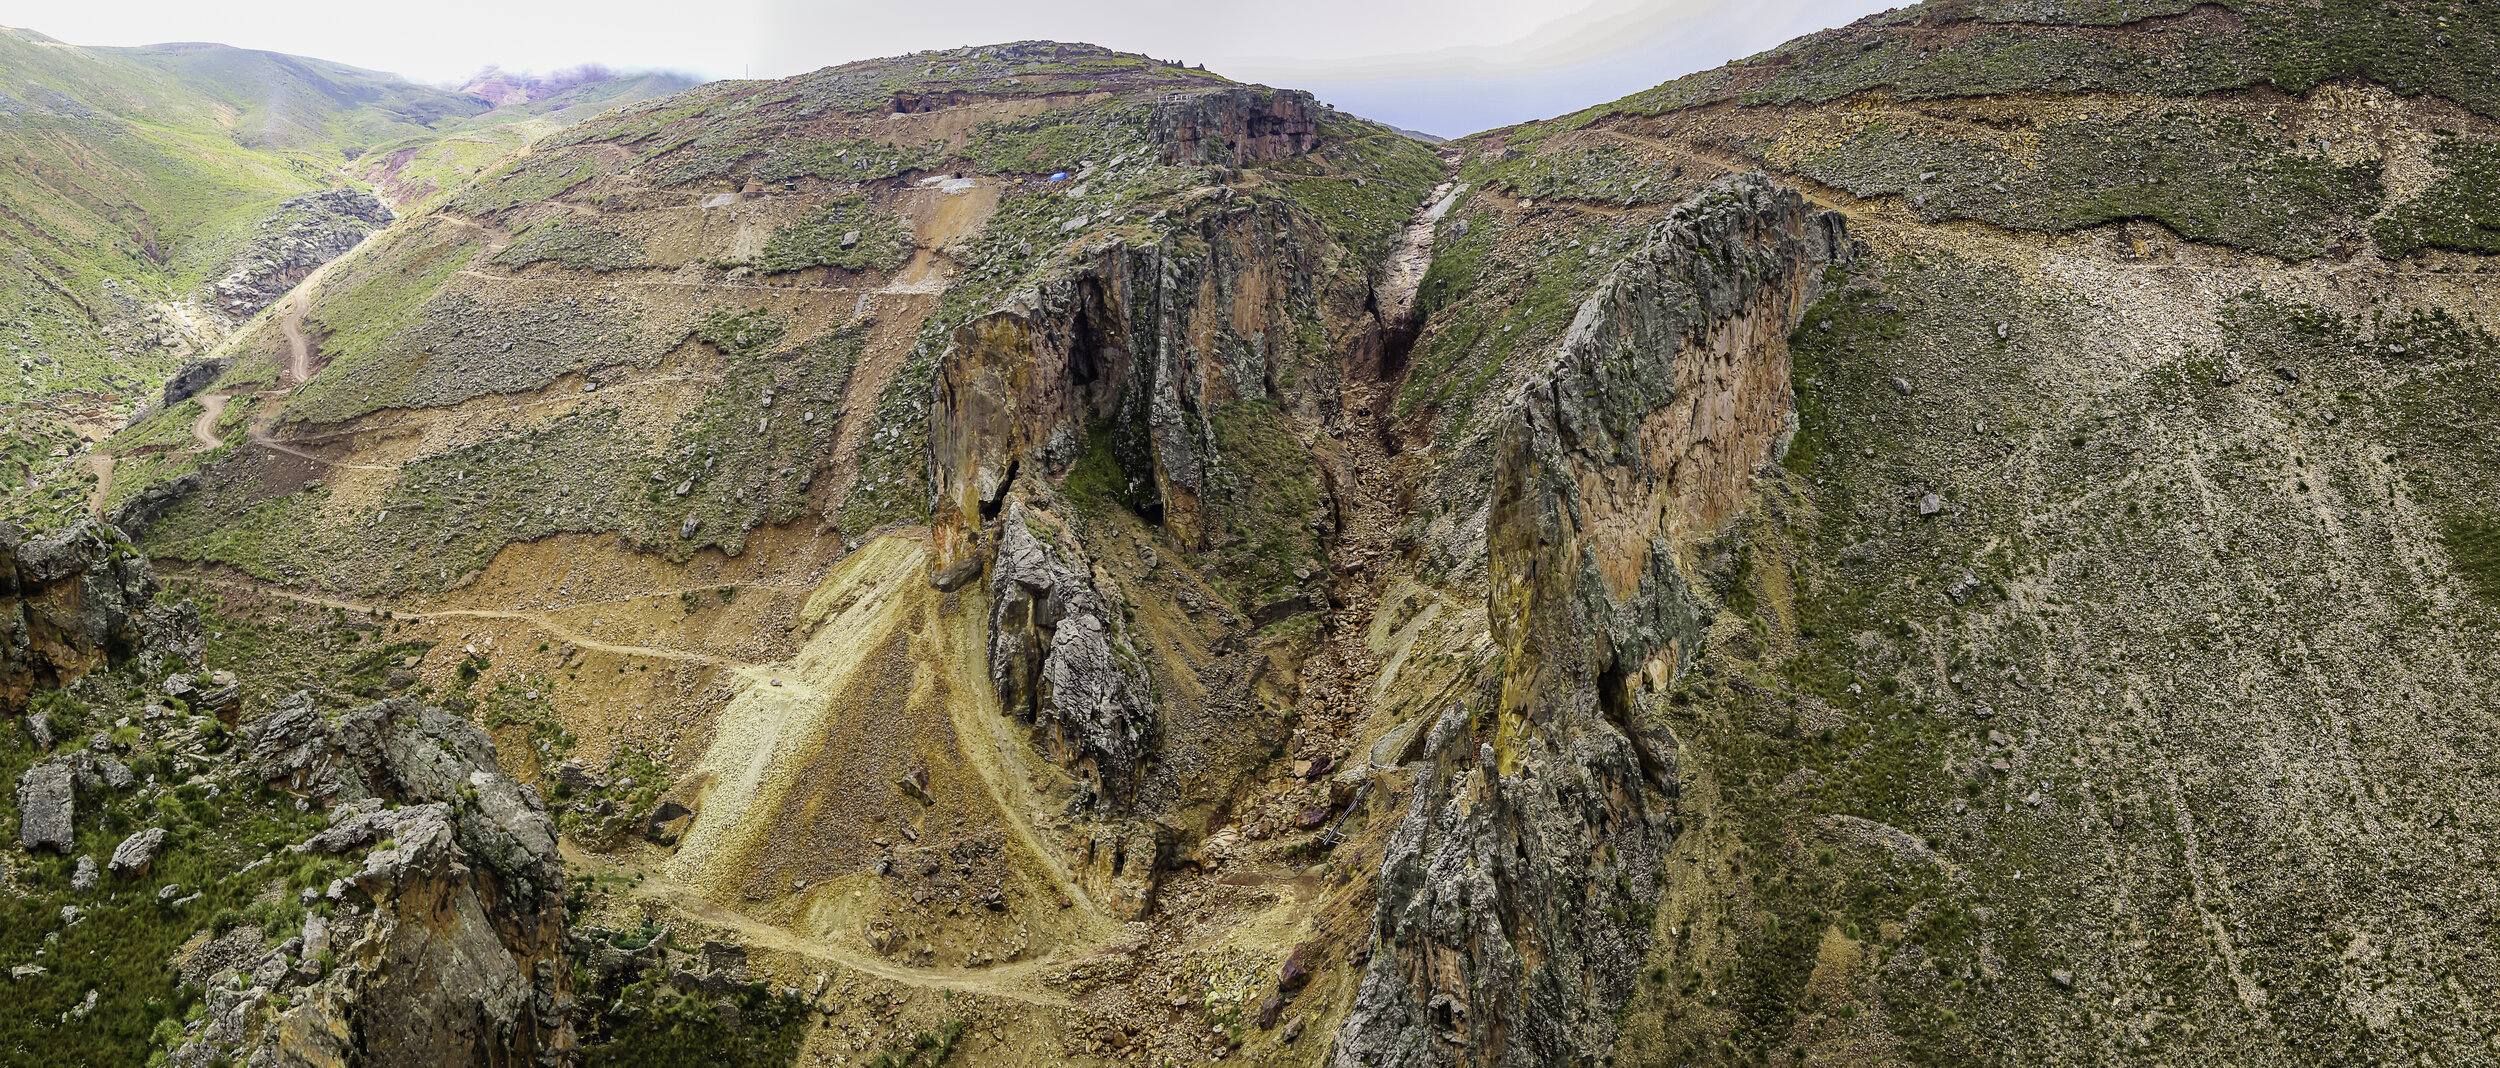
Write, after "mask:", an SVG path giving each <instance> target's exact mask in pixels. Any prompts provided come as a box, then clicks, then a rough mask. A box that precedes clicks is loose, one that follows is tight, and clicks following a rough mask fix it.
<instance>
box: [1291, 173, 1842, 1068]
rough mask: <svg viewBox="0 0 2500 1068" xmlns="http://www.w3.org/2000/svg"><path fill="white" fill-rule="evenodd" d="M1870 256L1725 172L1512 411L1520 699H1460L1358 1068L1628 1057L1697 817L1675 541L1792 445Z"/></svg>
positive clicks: (1509, 543)
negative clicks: (1682, 851) (1837, 302)
mask: <svg viewBox="0 0 2500 1068" xmlns="http://www.w3.org/2000/svg"><path fill="white" fill-rule="evenodd" d="M1848 254H1849V247H1848V241H1847V237H1846V234H1845V231H1844V230H1843V226H1842V222H1841V219H1840V217H1839V216H1838V215H1836V214H1833V213H1828V212H1811V211H1809V210H1807V208H1806V206H1805V203H1804V201H1803V199H1802V198H1801V197H1799V196H1798V195H1797V194H1796V193H1795V192H1793V191H1789V190H1782V189H1778V188H1776V187H1774V186H1772V185H1771V184H1770V183H1769V182H1768V181H1766V180H1764V179H1762V178H1761V177H1760V176H1758V175H1748V176H1742V177H1738V178H1733V179H1729V180H1726V181H1723V182H1721V183H1719V184H1718V185H1715V186H1713V187H1711V188H1709V189H1707V190H1705V191H1704V192H1703V193H1701V194H1700V195H1699V196H1697V197H1695V198H1694V199H1692V200H1690V201H1688V202H1686V203H1685V204H1684V205H1682V206H1681V207H1679V208H1678V209H1677V210H1676V211H1675V212H1674V213H1673V214H1672V215H1670V216H1669V217H1668V219H1667V220H1666V221H1665V222H1663V223H1661V224H1659V225H1658V226H1657V227H1655V228H1654V229H1653V230H1652V232H1651V233H1650V235H1649V240H1648V242H1647V244H1646V246H1645V247H1643V248H1641V249H1640V250H1639V251H1637V252H1635V253H1634V254H1632V255H1631V256H1630V257H1628V258H1627V259H1625V260H1624V261H1623V262H1622V263H1620V264H1618V265H1617V266H1616V267H1615V269H1614V271H1613V272H1612V273H1611V274H1610V275H1609V276H1608V278H1607V279H1606V280H1605V281H1604V282H1603V283H1602V284H1600V285H1599V286H1598V288H1597V291H1596V292H1595V293H1594V294H1593V295H1592V296H1590V298H1589V299H1588V300H1587V301H1586V302H1585V303H1583V304H1582V305H1581V307H1580V311H1579V314H1578V317H1577V318H1576V319H1575V320H1574V321H1573V323H1572V327H1571V330H1570V332H1569V334H1568V335H1566V338H1565V340H1564V342H1563V345H1562V347H1561V350H1560V352H1559V353H1558V354H1557V356H1556V358H1555V360H1554V362H1553V364H1552V365H1551V367H1550V368H1549V369H1548V370H1547V371H1546V372H1545V373H1544V374H1542V375H1540V376H1538V377H1537V378H1536V379H1534V380H1532V381H1531V382H1530V383H1528V385H1527V386H1526V387H1525V388H1523V389H1522V390H1521V392H1520V393H1519V394H1518V395H1517V397H1516V398H1515V399H1514V400H1513V401H1512V403H1511V406H1510V408H1509V411H1508V414H1507V417H1506V422H1505V425H1504V426H1503V428H1502V431H1501V436H1500V445H1499V447H1498V452H1497V455H1496V456H1495V459H1494V472H1493V483H1494V484H1493V487H1492V496H1493V504H1492V513H1491V515H1492V517H1491V520H1490V522H1489V524H1488V529H1487V535H1486V540H1487V543H1488V545H1487V548H1488V552H1489V554H1490V557H1491V560H1490V585H1491V590H1490V593H1489V596H1488V602H1489V603H1488V609H1489V612H1488V615H1489V618H1490V620H1491V623H1492V628H1493V637H1494V640H1495V642H1496V643H1497V645H1498V646H1499V647H1500V649H1501V651H1502V653H1503V654H1504V659H1503V661H1502V663H1503V670H1502V678H1501V696H1500V707H1499V708H1498V710H1496V714H1495V715H1494V716H1491V717H1486V718H1488V719H1490V720H1491V729H1490V730H1489V731H1488V732H1485V734H1484V735H1479V734H1478V733H1477V732H1475V731H1472V730H1471V729H1470V726H1471V718H1472V717H1470V716H1469V715H1468V714H1467V713H1466V711H1465V710H1464V709H1463V708H1461V707H1458V706H1453V707H1452V708H1450V709H1449V710H1448V711H1447V712H1446V713H1445V714H1443V715H1442V716H1441V717H1440V720H1439V722H1437V723H1436V724H1435V725H1434V726H1433V728H1432V731H1431V734H1430V735H1429V738H1428V741H1427V743H1426V745H1425V746H1424V759H1425V760H1426V761H1427V762H1428V764H1427V766H1425V767H1424V768H1422V769H1421V770H1420V771H1419V772H1418V774H1416V776H1415V787H1414V796H1413V798H1412V800H1411V802H1410V804H1409V807H1408V810H1407V814H1406V817H1405V819H1404V821H1403V822H1401V823H1400V824H1399V825H1398V827H1397V829H1396V831H1395V832H1394V833H1393V835H1392V837H1391V839H1390V841H1389V843H1388V845H1387V846H1386V847H1385V848H1384V851H1383V853H1382V858H1381V876H1380V899H1379V905H1378V911H1377V914H1376V918H1375V920H1374V926H1373V940H1374V948H1373V952H1372V957H1371V963H1370V965H1369V966H1368V970H1367V971H1366V973H1365V975H1364V977H1363V984H1362V989H1361V993H1360V994H1359V996H1358V998H1357V1001H1356V1004H1355V1007H1354V1009H1353V1010H1352V1012H1351V1013H1349V1015H1348V1016H1347V1018H1346V1023H1345V1026H1344V1029H1343V1030H1342V1032H1341V1033H1340V1035H1339V1044H1338V1048H1337V1053H1336V1056H1335V1060H1334V1063H1335V1064H1336V1065H1338V1066H1339V1068H1358V1066H1369V1068H1389V1066H1417V1065H1523V1066H1524V1065H1550V1064H1583V1063H1596V1062H1598V1061H1600V1060H1602V1059H1603V1058H1604V1057H1605V1055H1606V1053H1607V1051H1608V1050H1609V1049H1610V1048H1611V1047H1612V1044H1613V1042H1614V1037H1615V1026H1616V1025H1615V1021H1614V1014H1615V1011H1616V1010H1617V1009H1618V1008H1619V1007H1621V1005H1622V1004H1623V1002H1624V1000H1625V998H1626V997H1627V996H1628V995H1629V994H1630V992H1631V990H1632V986H1633V981H1634V977H1635V974H1636V973H1637V971H1638V969H1639V967H1640V964H1641V960H1642V956H1643V954H1644V953H1645V952H1646V951H1647V948H1648V943H1649V922H1648V918H1649V916H1650V915H1651V909H1652V908H1653V907H1654V903H1655V902H1656V901H1657V900H1658V898H1659V895H1660V894H1661V893H1662V891H1663V886H1662V884H1661V883H1660V881H1659V872H1660V866H1661V863H1662V861H1663V859H1664V855H1665V851H1666V848H1667V846H1668V844H1669V843H1670V842H1671V840H1672V838H1673V835H1674V833H1675V829H1676V820H1675V815H1674V812H1673V811H1672V798H1673V797H1674V795H1675V792H1676V787H1677V777H1676V769H1677V765H1678V759H1679V758H1678V756H1677V752H1676V747H1675V740H1674V737H1673V735H1672V734H1671V733H1669V732H1668V731H1667V730H1666V729H1665V728H1664V726H1663V725H1660V724H1658V723H1657V722H1655V721H1653V720H1652V719H1651V717H1650V716H1649V715H1648V714H1647V710H1646V703H1647V697H1646V694H1647V692H1648V691H1649V690H1650V689H1653V688H1656V687H1658V686H1661V685H1663V684H1664V683H1665V682H1666V681H1667V680H1669V679H1671V678H1672V677H1673V676H1674V674H1675V673H1676V672H1677V670H1679V667H1680V665H1681V663H1682V659H1683V657H1684V656H1686V655H1688V653H1689V650H1691V649H1692V648H1693V646H1694V643H1695V641H1696V640H1697V638H1698V634H1699V630H1700V625H1701V611H1700V607H1699V606H1698V605H1697V604H1696V603H1695V601H1694V598H1693V596H1692V594H1691V593H1690V592H1689V589H1688V585H1687V579H1686V577H1685V575H1684V572H1683V566H1684V565H1683V564H1682V563H1681V562H1680V559H1679V551H1680V550H1681V549H1683V548H1684V547H1685V546H1687V545H1688V544H1689V543H1690V542H1692V541H1693V540H1694V539H1695V538H1696V537H1698V536H1700V535H1705V534H1707V533H1709V532H1710V531H1711V530H1712V529H1713V528H1714V527H1715V526H1716V525H1717V524H1718V523H1720V522H1721V521H1723V520H1724V519H1726V518H1727V517H1728V516H1729V515H1730V514H1732V513H1733V512H1734V511H1735V510H1736V509H1737V508H1738V507H1740V506H1741V505H1742V504H1743V503H1744V501H1745V498H1746V494H1747V490H1748V485H1749V481H1750V479H1751V477H1752V474H1753V472H1754V471H1755V469H1756V468H1757V467H1759V466H1760V465H1762V464H1764V463H1767V462H1770V461H1771V460H1773V459H1775V458H1776V457H1777V456H1778V454H1779V451H1780V449H1781V448H1782V447H1783V446H1784V444H1785V442H1786V440H1787V437H1788V434H1789V433H1790V431H1791V430H1792V428H1793V426H1794V419H1795V416H1794V402H1793V399H1792V396H1791V393H1790V391H1789V381H1788V377H1789V373H1788V368H1789V364H1788V352H1787V333H1788V330H1789V329H1790V327H1792V326H1793V325H1794V324H1795V321H1796V319H1797V316H1798V315H1799V314H1800V313H1801V312H1802V311H1803V310H1804V308H1805V307H1806V305H1807V304H1808V303H1809V302H1810V301H1811V300H1812V299H1813V297H1814V295H1815V293H1816V291H1817V287H1818V283H1817V279H1818V277H1819V272H1820V271H1821V269H1822V267H1823V266H1824V265H1825V264H1826V263H1830V262H1833V261H1834V260H1838V259H1845V258H1847V256H1848ZM1486 735H1489V736H1486Z"/></svg>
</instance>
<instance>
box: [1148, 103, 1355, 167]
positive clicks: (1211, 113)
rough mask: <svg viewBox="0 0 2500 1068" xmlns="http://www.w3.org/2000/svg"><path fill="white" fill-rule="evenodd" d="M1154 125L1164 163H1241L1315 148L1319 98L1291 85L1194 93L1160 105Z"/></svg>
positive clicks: (1295, 154)
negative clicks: (1162, 148) (1161, 144)
mask: <svg viewBox="0 0 2500 1068" xmlns="http://www.w3.org/2000/svg"><path fill="white" fill-rule="evenodd" d="M1153 128H1154V133H1155V136H1156V137H1157V138H1158V139H1160V140H1161V141H1163V142H1164V145H1165V147H1164V150H1163V158H1164V161H1165V162H1167V163H1216V164H1222V165H1225V166H1232V167H1239V166H1243V165H1246V164H1251V163H1260V162H1265V161H1267V160H1278V159H1285V158H1287V157H1290V156H1299V155H1301V154H1303V153H1305V152H1309V151H1310V150H1311V149H1313V148H1315V147H1317V146H1318V144H1319V101H1318V100H1316V99H1314V98H1313V97H1312V96H1311V94H1309V93H1305V92H1302V91H1300V90H1294V89H1267V88H1236V89H1222V90H1218V91H1215V92H1208V93H1192V94H1187V95H1184V96H1180V97H1177V98H1175V99H1169V100H1165V101H1163V102H1161V103H1160V104H1158V105H1157V107H1156V111H1155V117H1154V127H1153Z"/></svg>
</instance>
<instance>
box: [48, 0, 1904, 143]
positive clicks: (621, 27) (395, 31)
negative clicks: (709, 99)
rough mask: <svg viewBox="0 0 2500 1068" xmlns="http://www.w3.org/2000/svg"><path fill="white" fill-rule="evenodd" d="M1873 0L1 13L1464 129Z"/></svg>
mask: <svg viewBox="0 0 2500 1068" xmlns="http://www.w3.org/2000/svg"><path fill="white" fill-rule="evenodd" d="M1877 9H1878V5H1877V4H1876V3H1875V2H1874V0H1565V2H1562V3H1538V2H1533V0H1261V2H1259V3H1256V4H1247V3H1213V2H1209V0H830V2H827V0H814V2H810V0H701V2H697V3H682V2H667V3H664V2H661V0H425V2H422V3H418V4H398V5H382V4H366V3H359V4H343V3H338V2H337V0H224V2H218V0H208V2H202V0H109V2H104V3H88V4H64V3H60V2H59V0H0V24H6V25H12V26H24V27H27V28H30V29H34V30H39V31H41V32H43V33H47V34H50V35H52V36H54V37H58V38H61V39H63V40H66V41H70V42H72V43H76V44H98V45H131V44H152V43H157V42H162V41H217V42H220V43H224V44H231V45H237V46H241V47H246V48H265V49H270V50H274V51H280V52H291V53H295V54H298V55H309V56H318V57H320V58H323V59H330V60H336V61H339V62H342V63H351V64H355V65H357V66H360V67H370V68H373V69H376V70H386V71H391V72H394V73H398V74H402V75H405V76H407V77H411V78H415V79H418V80H421V81H429V82H435V81H446V80H454V79H458V78H461V77H463V76H465V75H467V74H469V73H470V72H472V71H475V70H477V69H478V68H480V67H483V66H486V65H488V64H496V65H500V66H503V67H507V68H512V69H534V70H552V69H556V68H560V67H567V66H571V65H574V64H577V63H592V62H595V63H604V64H607V65H609V66H612V67H621V68H667V69H672V70H682V71H688V72H691V73H695V74H698V75H701V76H707V77H738V76H741V75H752V76H755V77H777V76H781V75H787V74H794V73H797V72H800V71H806V70H813V69H815V68H818V67H823V66H829V65H833V64H837V63H844V62H848V61H851V60H855V59H866V58H870V57H875V56H884V55H895V54H899V53H904V52H913V51H918V50H921V49H926V48H950V47H954V46H957V45H967V44H994V43H998V42H1002V41H1013V40H1024V39H1034V38H1042V39H1050V40H1060V41H1088V42H1092V43H1094V44H1100V45H1106V46H1109V47H1112V48H1117V49H1120V50H1123V51H1130V52H1144V53H1147V54H1149V55H1153V56H1157V57H1160V58H1165V59H1180V60H1186V61H1188V62H1192V63H1204V64H1206V65H1207V66H1208V67H1209V68H1211V69H1215V70H1219V71H1222V72H1224V73H1226V74H1229V75H1232V76H1234V77H1238V78H1246V79H1250V80H1255V81H1262V82H1267V83H1269V84H1274V85H1286V86H1295V87H1300V88H1308V89H1312V90H1314V91H1316V92H1318V93H1320V94H1321V96H1322V97H1323V98H1325V99H1328V100H1329V101H1331V102H1333V103H1336V104H1337V105H1339V106H1341V107H1344V108H1346V109H1348V110H1351V111H1355V112H1357V113H1360V114H1365V115H1370V116H1373V117H1375V118H1380V119H1383V120H1385V121H1389V122H1394V123H1397V124H1399V125H1402V126H1408V127H1412V128H1417V129H1426V130H1430V131H1432V132H1435V133H1442V134H1457V133H1466V132H1471V131H1474V130H1478V129H1484V128H1487V127H1491V126H1497V125H1503V124H1507V123H1511V122H1516V121H1520V120H1523V119H1528V118H1535V117H1540V116H1545V115H1553V114H1558V113H1562V112H1566V111H1570V110H1573V109H1576V108H1579V107H1584V106H1586V105H1588V104H1592V103H1597V102H1600V101H1603V100H1610V99H1613V98H1615V97H1618V96H1622V95H1624V94H1626V93H1631V92H1634V91H1637V90H1640V89H1644V88H1647V87H1649V86H1651V85H1655V84H1657V83H1659V82H1661V81H1665V80H1667V79H1668V78H1672V77H1675V76H1677V75H1680V74H1685V73H1689V72H1691V71H1694V70H1701V69H1706V68H1708V67H1711V66H1715V65H1717V64H1719V63H1721V62H1724V61H1726V60H1729V59H1733V58H1737V57H1739V56H1742V55H1747V54H1750V53H1753V52H1757V51H1760V50H1762V49H1764V48H1768V47H1771V46H1772V45H1775V44H1778V43H1779V42H1780V41H1783V40H1786V39H1788V38H1790V37H1793V36H1796V35H1797V34H1800V33H1805V32H1809V31H1812V30H1815V29H1819V28H1822V27H1825V26H1830V25H1837V24H1839V23H1843V22H1846V21H1848V20H1850V19H1852V18H1855V17H1857V16H1858V15H1861V14H1864V13H1866V12H1869V11H1873V10H1877Z"/></svg>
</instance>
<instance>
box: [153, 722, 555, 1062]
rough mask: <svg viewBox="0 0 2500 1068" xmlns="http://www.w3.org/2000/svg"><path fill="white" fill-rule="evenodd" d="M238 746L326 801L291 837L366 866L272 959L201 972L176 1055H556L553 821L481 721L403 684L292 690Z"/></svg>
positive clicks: (260, 771) (195, 1058)
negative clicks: (203, 1010)
mask: <svg viewBox="0 0 2500 1068" xmlns="http://www.w3.org/2000/svg"><path fill="white" fill-rule="evenodd" d="M249 745H250V749H249V753H248V757H247V758H246V759H248V760H249V762H250V766H251V768H252V769H253V771H254V773H255V774H256V775H258V776H259V777H260V778H261V779H262V780H263V781H265V782H267V783H269V784H270V785H271V786H274V787H276V788H278V789H281V790H284V791H286V792H288V793H292V794H296V795H299V796H303V797H306V798H308V799H310V800H312V801H314V802H317V803H318V804H320V805H321V806H322V807H323V808H324V809H326V810H327V811H328V813H329V827H328V828H327V829H325V830H322V831H320V832H319V833H317V834H315V835H313V836H312V837H310V838H308V839H306V840H304V841H302V842H297V843H294V844H292V845H291V846H290V847H289V848H290V849H291V851H292V852H294V853H297V854H306V855H313V856H323V855H336V854H361V859H362V866H361V867H359V868H358V869H357V870H356V871H355V872H354V873H353V874H352V875H350V876H348V877H346V878H345V879H342V880H339V881H337V882H334V883H332V884H331V885H330V886H329V887H328V888H327V890H326V891H324V896H326V897H328V898H329V899H331V900H335V901H340V902H342V903H345V904H347V905H348V906H349V908H348V909H347V910H346V911H345V912H344V914H343V918H341V919H339V920H336V921H324V920H322V919H321V918H319V917H317V916H316V917H314V918H313V919H310V920H307V921H306V925H305V928H304V934H303V936H302V937H301V939H299V940H295V941H292V942H290V943H289V944H288V946H283V947H281V948H280V950H279V956H280V957H281V958H283V959H284V960H285V961H286V966H282V967H279V968H275V969H263V970H261V971H255V972H253V973H252V974H251V976H250V979H249V982H248V985H247V984H246V983H245V982H243V981H240V980H238V981H234V982H230V983H229V982H226V981H224V980H225V977H214V978H212V980H211V994H210V999H209V1002H210V1004H209V1014H208V1020H207V1024H206V1026H205V1027H204V1028H202V1029H201V1030H200V1031H199V1033H198V1034H197V1035H196V1036H194V1037H192V1039H191V1040H190V1041H189V1042H187V1043H185V1044H183V1045H181V1046H179V1047H178V1048H176V1049H175V1050H174V1052H173V1057H172V1063H174V1064H177V1065H210V1064H216V1063H221V1062H236V1061H262V1060H267V1061H269V1062H271V1063H279V1064H371V1065H410V1066H414V1065H438V1064H489V1065H523V1064H547V1065H555V1064H563V1063H566V1058H567V1056H568V1055H569V1053H570V1052H571V1047H572V1038H571V1030H570V1024H569V1022H568V1020H567V1018H566V1015H565V1011H566V1009H567V1007H568V1006H567V1002H568V1001H569V990H570V982H571V975H572V970H571V968H570V966H569V964H568V962H567V959H566V957H565V955H564V954H565V949H564V947H565V937H564V907H563V901H562V884H563V867H562V864H561V862H560V861H559V860H558V858H557V856H556V846H555V825H554V823H553V822H552V821H550V820H549V819H548V816H547V812H546V807H545V805H544V804H543V802H541V800H540V799H539V797H538V794H537V792H536V791H535V790H533V789H531V788H529V787H527V786H522V785H519V784H516V783H514V782H513V781H512V779H511V778H510V777H508V776H506V775H504V774H503V773H502V772H501V771H499V770H497V766H496V763H495V751H494V743H493V742H492V741H490V740H488V738H487V737H486V733H485V732H484V731H482V730H479V729H478V728H477V727H476V726H474V725H472V724H470V723H469V722H467V721H466V720H462V719H460V718H458V717H456V716H452V715H449V714H447V713H444V712H442V711H441V710H439V709H432V708H426V707H424V706H422V705H420V704H418V703H417V702H415V701H413V700H408V699H404V698H402V699H394V700H390V701H384V702H380V703H377V704H373V705H368V706H365V707H363V708H358V709H355V710H352V711H349V712H346V713H344V714H340V715H337V716H335V717H333V716H332V715H330V714H326V713H324V712H323V711H322V710H320V709H318V708H316V707H314V706H313V704H312V702H311V699H310V695H309V694H298V695H297V697H296V699H295V700H294V702H293V703H292V704H291V706H289V707H284V708H280V709H278V710H276V711H274V712H273V713H272V714H270V715H269V716H268V717H267V718H265V719H262V720H260V721H259V722H258V723H256V724H255V725H254V728H253V729H252V731H251V732H250V738H249ZM307 893H308V894H310V893H311V891H307ZM290 947H291V948H290ZM323 959H334V960H335V961H336V963H335V964H331V965H327V966H326V967H325V966H324V965H322V964H320V963H317V961H318V960H323ZM264 972H266V973H267V974H263V973H264Z"/></svg>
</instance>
